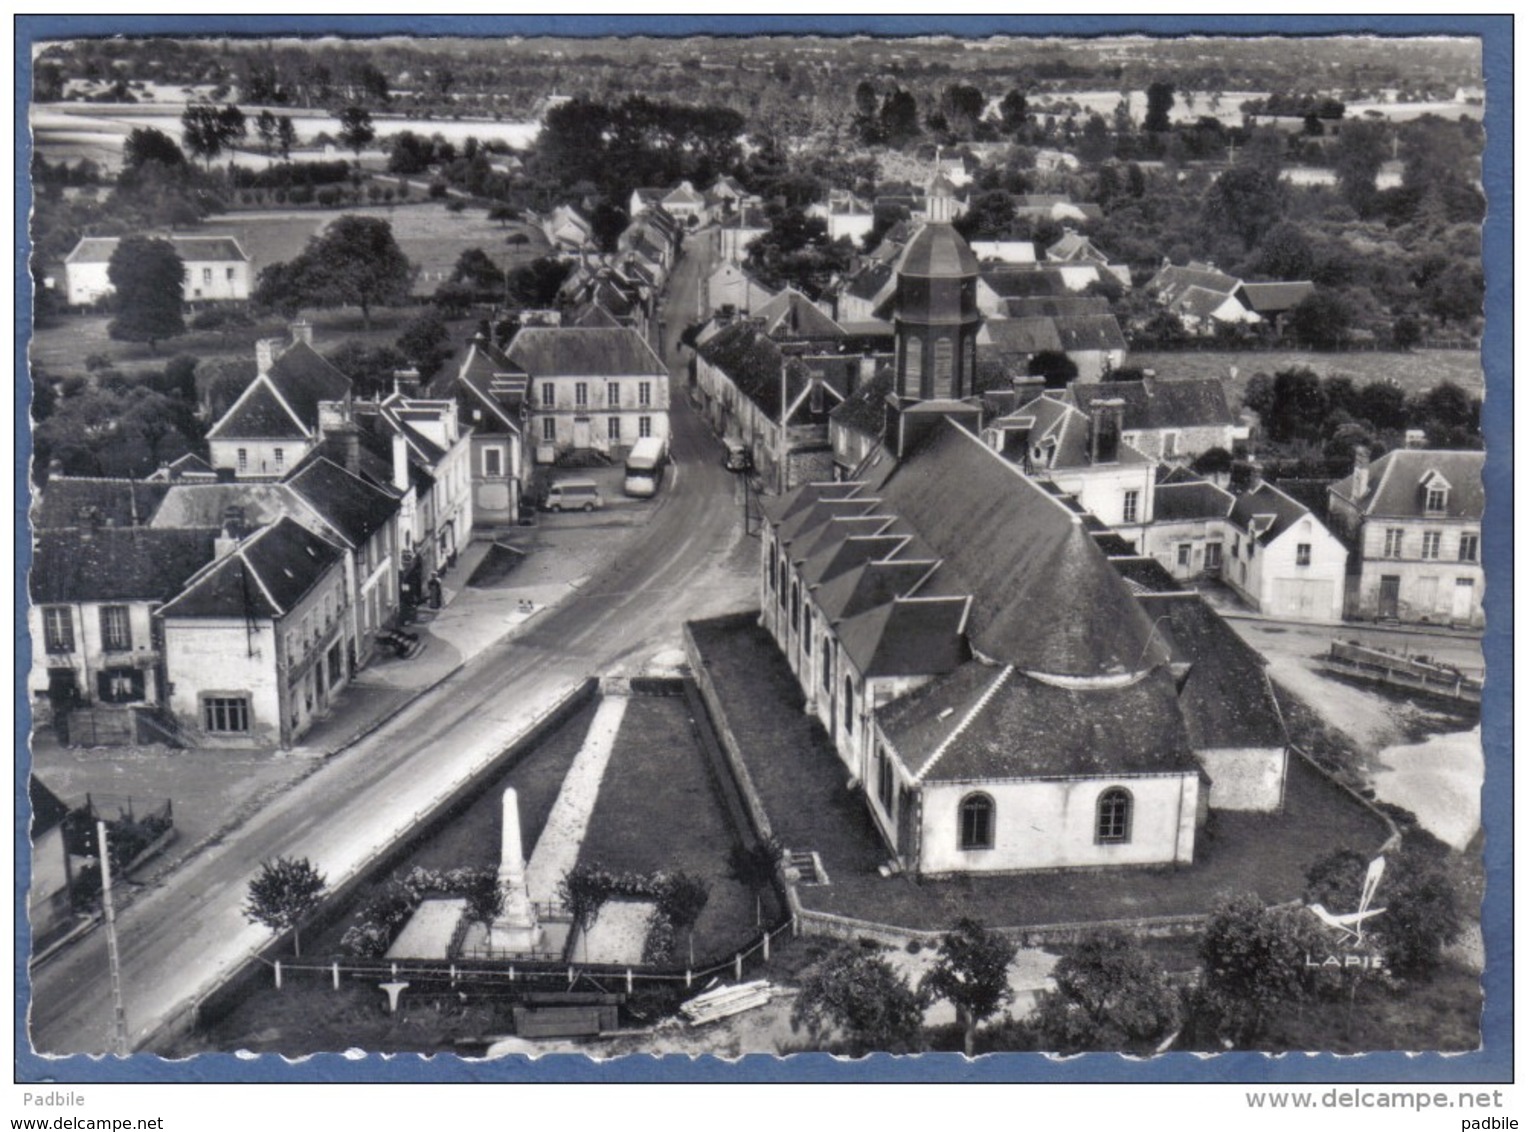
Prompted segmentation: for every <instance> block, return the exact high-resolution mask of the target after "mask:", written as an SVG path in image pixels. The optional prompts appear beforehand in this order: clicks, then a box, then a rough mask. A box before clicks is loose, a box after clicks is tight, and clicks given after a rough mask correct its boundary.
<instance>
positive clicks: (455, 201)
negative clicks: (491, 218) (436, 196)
mask: <svg viewBox="0 0 1528 1132" xmlns="http://www.w3.org/2000/svg"><path fill="white" fill-rule="evenodd" d="M466 208H467V202H466V201H464V200H463V199H462V198H461V197H452V198H451V199H450V200H448V201H446V211H447V212H463V211H465V210H466Z"/></svg>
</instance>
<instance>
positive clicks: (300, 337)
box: [292, 319, 313, 346]
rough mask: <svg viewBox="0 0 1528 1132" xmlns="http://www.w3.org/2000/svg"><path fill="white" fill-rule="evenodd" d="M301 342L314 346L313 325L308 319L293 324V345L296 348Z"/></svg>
mask: <svg viewBox="0 0 1528 1132" xmlns="http://www.w3.org/2000/svg"><path fill="white" fill-rule="evenodd" d="M299 342H301V343H303V344H304V345H307V346H311V345H313V324H312V323H311V322H309V321H308V320H307V319H299V320H298V321H297V322H294V323H292V345H294V346H295V345H297V343H299Z"/></svg>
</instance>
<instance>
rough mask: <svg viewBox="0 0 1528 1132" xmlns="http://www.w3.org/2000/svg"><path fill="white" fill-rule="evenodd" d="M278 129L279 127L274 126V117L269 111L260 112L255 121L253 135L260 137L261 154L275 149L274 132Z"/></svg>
mask: <svg viewBox="0 0 1528 1132" xmlns="http://www.w3.org/2000/svg"><path fill="white" fill-rule="evenodd" d="M278 129H280V127H279V126H277V125H276V115H274V114H272V113H271V112H270V111H269V110H262V111H260V115H259V117H257V118H256V119H255V133H257V134H259V135H260V151H261V152H262V153H267V154H268V153H270V152H271V150H273V149H275V148H276V131H277V130H278Z"/></svg>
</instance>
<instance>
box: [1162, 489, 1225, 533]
mask: <svg viewBox="0 0 1528 1132" xmlns="http://www.w3.org/2000/svg"><path fill="white" fill-rule="evenodd" d="M1152 495H1153V498H1152V514H1153V515H1155V516H1156V521H1157V522H1159V523H1173V522H1185V521H1191V520H1199V519H1224V518H1226V517H1227V516H1228V515H1230V514H1231V505H1232V504H1234V503H1235V502H1236V497H1235V496H1234V495H1232V494H1231V493H1230V492H1229V491H1225V490H1223V489H1222V488H1219V487H1217V486H1216V485H1215V484H1212V483H1210V482H1209V481H1208V480H1200V481H1199V482H1197V483H1193V482H1187V483H1163V482H1162V481H1160V480H1159V481H1157V486H1156V490H1155V491H1154V492H1153V493H1152Z"/></svg>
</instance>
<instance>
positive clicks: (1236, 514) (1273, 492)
mask: <svg viewBox="0 0 1528 1132" xmlns="http://www.w3.org/2000/svg"><path fill="white" fill-rule="evenodd" d="M1309 514H1310V508H1309V507H1307V506H1305V504H1303V503H1299V502H1297V501H1296V500H1294V499H1291V498H1290V497H1289V496H1287V495H1285V494H1284V493H1283V492H1282V491H1280V490H1279V489H1278V488H1276V487H1274V486H1273V484H1271V483H1265V484H1261V485H1259V486H1258V487H1257V489H1256V490H1254V491H1248V492H1245V493H1243V494H1241V495H1239V496H1237V497H1236V503H1235V504H1234V505H1233V506H1232V507H1231V522H1233V523H1235V524H1236V525H1237V526H1238V527H1240V528H1241V529H1242V530H1244V531H1247V532H1248V533H1249V534H1254V535H1256V537H1257V541H1258V542H1260V543H1262V544H1263V545H1264V546H1267V545H1268V544H1269V543H1271V542H1272V541H1273V540H1274V539H1276V538H1278V537H1279V536H1280V535H1281V534H1283V533H1284V532H1285V531H1287V530H1288V529H1289V528H1290V527H1292V526H1293V525H1294V524H1296V523H1298V522H1299V521H1300V520H1301V519H1303V518H1305V517H1306V516H1307V515H1309Z"/></svg>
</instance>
